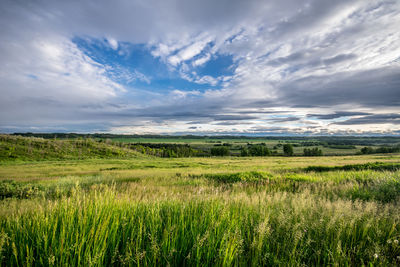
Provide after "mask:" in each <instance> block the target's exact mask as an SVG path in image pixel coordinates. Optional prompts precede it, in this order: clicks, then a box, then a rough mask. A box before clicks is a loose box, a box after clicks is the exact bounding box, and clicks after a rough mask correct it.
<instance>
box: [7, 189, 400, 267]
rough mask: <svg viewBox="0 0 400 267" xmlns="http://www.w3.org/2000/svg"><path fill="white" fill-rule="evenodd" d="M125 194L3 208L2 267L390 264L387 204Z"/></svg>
mask: <svg viewBox="0 0 400 267" xmlns="http://www.w3.org/2000/svg"><path fill="white" fill-rule="evenodd" d="M132 193H133V192H130V193H121V192H118V193H117V191H116V189H115V188H114V186H106V185H99V186H95V187H93V188H92V190H91V191H89V192H87V191H83V190H81V189H80V188H79V187H75V189H74V190H73V192H72V195H71V196H69V197H63V198H62V199H61V200H58V201H51V202H39V203H42V204H40V205H39V206H37V207H35V209H34V210H29V209H24V208H23V206H24V205H28V206H30V205H32V203H30V202H29V201H28V202H18V200H15V199H14V200H9V205H8V206H7V208H5V205H4V204H3V205H2V209H1V212H2V213H3V215H5V213H7V214H8V216H1V219H0V229H1V232H0V244H1V248H0V251H1V260H2V265H7V266H13V265H15V266H18V265H21V266H38V265H64V266H94V265H96V266H109V265H174V266H182V265H196V266H204V265H206V266H215V265H217V266H229V265H246V266H247V265H250V266H260V265H286V266H294V265H296V266H299V265H307V266H308V265H353V266H361V265H367V264H369V263H373V264H379V265H396V264H399V263H400V262H399V258H398V256H400V254H399V253H400V245H399V244H398V242H399V241H398V240H399V239H400V224H399V223H400V221H399V220H400V214H399V213H398V208H397V207H396V206H395V205H389V204H387V205H385V206H383V205H381V204H379V203H376V202H358V201H356V202H353V201H350V200H336V201H330V200H326V199H323V198H318V197H315V196H314V195H313V194H311V193H310V192H302V193H297V194H293V193H287V192H275V193H271V192H269V193H267V192H265V191H261V192H255V193H253V194H250V195H249V194H247V193H245V192H241V193H237V194H222V195H220V196H216V195H211V194H210V195H208V196H204V195H202V196H201V197H191V198H189V199H187V200H186V201H182V200H180V199H168V198H162V197H157V196H154V197H153V198H152V199H151V198H149V199H145V200H142V201H139V200H137V199H136V198H135V197H133V198H132ZM15 201H17V202H18V205H16V204H15V203H14V204H12V202H15ZM35 204H36V205H37V204H38V203H37V202H35ZM6 209H7V211H6ZM10 209H11V211H10ZM12 209H14V210H12ZM21 210H24V212H20V211H21ZM10 213H11V214H12V216H10Z"/></svg>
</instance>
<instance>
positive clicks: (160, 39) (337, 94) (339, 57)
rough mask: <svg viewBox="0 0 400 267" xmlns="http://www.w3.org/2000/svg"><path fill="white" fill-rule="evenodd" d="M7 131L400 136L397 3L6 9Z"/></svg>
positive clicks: (140, 3)
mask: <svg viewBox="0 0 400 267" xmlns="http://www.w3.org/2000/svg"><path fill="white" fill-rule="evenodd" d="M0 25H1V27H0V63H1V64H0V94H1V97H0V132H3V133H12V132H81V133H94V132H98V133H100V132H108V133H116V134H200V135H214V134H215V135H221V134H234V135H359V134H360V135H381V134H384V135H400V30H399V29H400V1H398V0H368V1H366V0H351V1H349V0H335V1H332V0H279V1H257V0H247V1H243V0H202V1H199V0H160V1H155V0H115V1H108V0H96V1H95V0H69V1H58V0H53V1H48V0H46V1H45V0H2V1H0Z"/></svg>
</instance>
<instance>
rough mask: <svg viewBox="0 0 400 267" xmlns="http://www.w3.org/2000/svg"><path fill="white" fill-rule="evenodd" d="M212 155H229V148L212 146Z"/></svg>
mask: <svg viewBox="0 0 400 267" xmlns="http://www.w3.org/2000/svg"><path fill="white" fill-rule="evenodd" d="M210 153H211V156H220V157H222V156H229V148H228V147H226V146H218V147H213V148H211V151H210Z"/></svg>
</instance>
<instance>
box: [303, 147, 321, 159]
mask: <svg viewBox="0 0 400 267" xmlns="http://www.w3.org/2000/svg"><path fill="white" fill-rule="evenodd" d="M304 156H306V157H310V156H322V150H321V149H319V148H318V147H315V148H304Z"/></svg>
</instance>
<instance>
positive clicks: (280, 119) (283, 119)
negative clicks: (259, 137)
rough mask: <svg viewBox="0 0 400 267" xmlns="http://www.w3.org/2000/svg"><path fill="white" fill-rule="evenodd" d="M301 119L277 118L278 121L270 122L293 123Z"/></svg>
mask: <svg viewBox="0 0 400 267" xmlns="http://www.w3.org/2000/svg"><path fill="white" fill-rule="evenodd" d="M299 120H300V118H297V117H287V118H277V119H271V120H270V121H272V122H274V123H279V122H293V121H299Z"/></svg>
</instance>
